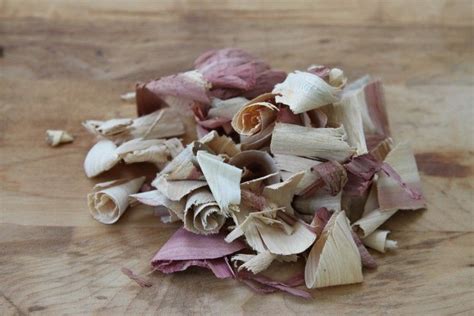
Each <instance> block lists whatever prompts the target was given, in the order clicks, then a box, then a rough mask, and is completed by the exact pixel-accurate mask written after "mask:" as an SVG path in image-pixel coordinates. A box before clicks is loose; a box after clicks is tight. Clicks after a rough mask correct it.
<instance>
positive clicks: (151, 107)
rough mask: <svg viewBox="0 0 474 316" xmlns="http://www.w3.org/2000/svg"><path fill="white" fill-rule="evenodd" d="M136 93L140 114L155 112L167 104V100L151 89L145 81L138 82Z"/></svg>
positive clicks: (138, 112)
mask: <svg viewBox="0 0 474 316" xmlns="http://www.w3.org/2000/svg"><path fill="white" fill-rule="evenodd" d="M135 93H136V96H135V99H136V103H137V114H138V116H143V115H147V114H150V113H153V112H155V111H156V110H159V109H161V108H162V107H165V106H166V103H165V101H163V100H162V99H161V98H160V97H159V96H157V95H156V94H154V93H153V92H152V91H150V90H149V89H148V88H147V86H146V84H144V83H138V84H137V85H136V86H135Z"/></svg>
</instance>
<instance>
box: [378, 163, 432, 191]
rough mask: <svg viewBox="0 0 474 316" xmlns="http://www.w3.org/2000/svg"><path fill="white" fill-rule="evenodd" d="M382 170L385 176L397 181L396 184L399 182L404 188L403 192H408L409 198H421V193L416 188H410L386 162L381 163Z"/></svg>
mask: <svg viewBox="0 0 474 316" xmlns="http://www.w3.org/2000/svg"><path fill="white" fill-rule="evenodd" d="M382 170H383V172H385V174H386V175H387V176H389V177H391V178H392V179H393V180H395V181H397V182H398V184H400V186H401V187H402V188H403V189H404V190H405V192H407V193H408V195H409V196H410V198H412V199H413V200H421V199H422V198H423V195H422V194H421V192H420V190H418V189H417V188H412V187H410V186H408V185H407V184H406V183H405V182H404V181H403V179H402V178H401V177H400V175H399V174H398V172H397V171H395V169H393V168H392V167H391V166H390V165H389V164H388V163H383V164H382Z"/></svg>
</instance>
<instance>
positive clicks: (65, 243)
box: [0, 0, 474, 315]
mask: <svg viewBox="0 0 474 316" xmlns="http://www.w3.org/2000/svg"><path fill="white" fill-rule="evenodd" d="M472 6H473V3H472V1H424V0H423V1H409V0H404V1H377V0H368V1H327V2H320V1H307V2H299V1H298V2H294V1H268V2H264V1H238V2H233V1H219V2H214V3H213V2H211V1H204V2H201V1H200V2H195V1H160V2H159V3H157V2H141V1H134V2H133V3H131V2H126V1H110V0H102V1H54V0H48V1H41V2H37V1H33V0H11V1H9V0H0V18H1V19H0V45H1V47H0V48H1V49H0V194H1V195H0V211H1V214H0V280H1V281H0V314H2V315H24V314H29V313H38V314H45V315H55V314H91V313H93V314H104V315H109V314H163V315H174V314H206V315H207V314H211V315H214V314H216V315H217V314H219V315H220V314H261V313H272V314H284V315H293V314H360V313H362V312H365V313H368V314H385V313H392V314H425V315H426V314H430V315H432V314H441V315H445V314H466V315H468V314H470V313H471V314H472V313H473V309H474V303H473V297H474V292H473V282H474V281H473V280H474V275H473V272H472V271H473V268H472V267H473V259H474V253H473V251H474V250H473V249H474V243H473V238H474V232H473V200H472V190H473V184H474V181H473V170H472V168H473V167H472V165H473V160H474V158H473V145H474V144H473V138H472V135H474V128H473V124H472V123H471V121H472V119H473V114H474V113H473V105H472V100H473V99H474V98H473V97H474V95H473V73H474V71H473V70H474V69H473V66H474V57H473V33H472V30H473V25H472V24H473V22H472V21H473V16H472ZM224 46H239V47H242V48H245V49H247V50H249V51H251V52H253V53H255V54H256V55H259V56H261V57H263V58H265V59H266V60H268V61H269V62H271V63H272V65H274V66H275V67H278V68H282V69H285V70H292V69H295V68H303V67H306V66H307V65H309V64H313V63H317V64H329V65H338V66H340V67H342V68H344V69H345V70H346V72H347V73H348V75H349V76H350V78H352V79H354V78H356V77H358V76H360V75H362V74H365V73H371V74H374V75H377V76H379V77H381V78H382V79H383V80H384V82H385V86H386V92H387V102H388V106H389V107H388V111H389V114H390V123H391V125H392V130H393V132H394V135H396V138H397V139H399V140H409V141H410V142H411V143H412V145H413V147H414V149H415V152H416V156H417V161H418V164H419V167H420V170H421V175H422V180H423V187H424V191H425V194H426V197H427V200H428V204H429V207H428V209H427V210H425V211H422V212H402V213H400V214H397V215H396V216H395V217H394V218H393V219H392V220H391V221H390V222H389V223H388V224H387V225H386V227H388V228H389V229H391V230H393V237H394V238H395V239H397V240H398V241H399V245H400V249H398V250H397V251H395V252H393V253H391V254H387V255H385V256H379V255H377V259H378V262H379V264H380V267H379V268H378V270H377V271H375V272H370V273H367V274H366V278H365V282H364V284H362V285H354V286H344V287H336V288H329V289H324V290H318V291H314V296H315V299H314V300H313V301H303V300H300V299H297V298H293V297H290V296H287V295H283V294H274V295H269V296H263V297H262V296H260V295H256V294H254V293H253V292H251V291H250V290H248V289H247V288H245V287H244V286H242V285H240V284H238V282H237V281H233V280H226V281H221V280H216V279H215V278H213V277H212V276H211V274H210V273H208V272H206V271H202V270H191V271H188V272H184V273H180V274H176V275H174V276H164V275H161V274H158V273H156V274H153V275H150V276H149V277H150V279H151V280H152V281H153V283H154V286H153V287H151V288H147V289H141V288H139V287H137V286H136V285H135V284H134V283H133V282H131V281H129V280H128V279H127V278H126V277H125V276H124V275H123V274H122V273H121V272H120V268H121V267H122V266H126V267H129V268H131V269H133V270H134V271H137V272H141V273H146V272H147V271H148V261H149V259H150V258H151V257H152V255H153V254H154V252H155V251H156V250H157V249H159V247H160V246H161V245H162V244H163V243H164V242H165V241H166V239H167V238H168V237H169V236H170V234H171V233H172V232H173V231H174V230H175V227H174V226H170V225H164V224H161V223H160V222H159V221H158V220H157V219H156V217H154V216H153V215H152V212H151V211H150V209H148V208H146V207H137V208H134V209H132V210H129V211H128V213H126V215H125V216H124V218H123V219H121V220H120V221H119V223H117V224H116V225H114V226H103V225H100V224H98V223H96V222H95V221H94V220H92V219H91V218H90V216H89V214H88V213H87V211H86V203H85V195H86V194H87V192H88V191H89V190H90V188H91V186H92V185H93V183H94V181H95V180H94V181H91V180H88V179H86V178H85V176H84V175H83V171H82V161H83V159H84V157H85V154H86V152H87V150H88V148H89V147H90V146H91V145H92V143H93V140H92V138H91V137H90V136H89V135H87V134H86V133H85V132H84V130H83V129H82V128H81V126H80V122H81V121H82V120H84V119H90V118H98V119H103V118H110V117H116V116H125V115H133V114H134V108H133V106H130V105H127V104H125V103H122V102H121V101H120V100H119V98H118V96H119V94H120V93H123V92H125V91H128V90H129V89H131V87H133V84H134V82H135V81H136V80H147V79H150V78H154V77H158V76H161V75H165V74H170V73H174V72H176V71H178V70H182V69H186V68H188V67H189V66H190V65H191V62H192V60H193V59H194V58H195V57H196V56H197V55H198V54H199V53H201V52H202V51H204V50H206V49H209V48H213V47H224ZM50 128H64V129H67V130H69V131H71V132H72V133H73V134H74V135H75V136H76V140H75V142H74V143H73V144H70V145H65V146H62V147H60V148H49V147H48V146H47V145H46V144H44V142H43V137H44V131H45V129H50ZM152 170H153V167H152V166H149V165H135V166H132V167H130V168H129V169H128V170H126V171H124V170H118V169H115V170H113V171H112V172H109V173H107V174H106V175H104V176H102V177H100V178H99V179H98V180H105V179H112V178H114V177H117V176H118V175H120V174H124V172H126V173H133V174H145V173H150V172H151V171H152Z"/></svg>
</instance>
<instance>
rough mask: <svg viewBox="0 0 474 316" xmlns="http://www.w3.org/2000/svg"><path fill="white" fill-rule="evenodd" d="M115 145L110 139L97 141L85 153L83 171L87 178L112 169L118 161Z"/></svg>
mask: <svg viewBox="0 0 474 316" xmlns="http://www.w3.org/2000/svg"><path fill="white" fill-rule="evenodd" d="M116 150H117V146H116V145H115V144H114V143H113V142H112V141H110V140H106V139H104V140H100V141H98V142H97V143H96V144H95V145H94V146H93V147H92V148H91V149H90V150H89V152H88V153H87V156H86V159H85V160H84V171H85V172H86V175H87V176H88V177H89V178H92V177H95V176H97V175H99V174H101V173H102V172H104V171H107V170H110V169H112V168H113V167H114V166H115V165H116V164H117V163H118V162H119V161H120V157H119V156H118V155H117V152H116Z"/></svg>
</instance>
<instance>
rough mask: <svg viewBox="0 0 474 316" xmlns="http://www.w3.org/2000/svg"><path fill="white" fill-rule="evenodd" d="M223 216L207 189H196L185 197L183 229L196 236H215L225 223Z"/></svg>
mask: <svg viewBox="0 0 474 316" xmlns="http://www.w3.org/2000/svg"><path fill="white" fill-rule="evenodd" d="M225 218H226V216H225V214H224V212H222V211H221V209H220V208H219V205H218V204H217V203H216V201H215V200H214V197H213V196H212V194H211V192H210V191H209V189H207V188H201V189H198V190H196V191H194V192H192V193H191V194H189V196H188V197H187V201H186V208H185V210H184V228H186V229H187V230H189V231H190V232H193V233H196V234H204V235H207V234H217V233H218V232H219V230H220V229H221V227H222V225H224V222H225Z"/></svg>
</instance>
